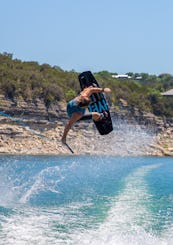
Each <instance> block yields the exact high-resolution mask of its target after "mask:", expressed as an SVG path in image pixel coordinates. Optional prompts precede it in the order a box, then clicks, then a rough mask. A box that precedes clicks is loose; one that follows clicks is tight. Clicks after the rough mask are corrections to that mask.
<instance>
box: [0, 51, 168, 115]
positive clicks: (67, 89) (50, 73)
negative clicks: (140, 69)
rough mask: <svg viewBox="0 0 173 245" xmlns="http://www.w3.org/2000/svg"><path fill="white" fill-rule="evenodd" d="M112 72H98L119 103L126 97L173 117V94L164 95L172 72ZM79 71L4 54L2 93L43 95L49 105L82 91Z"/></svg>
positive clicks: (0, 77) (31, 97)
mask: <svg viewBox="0 0 173 245" xmlns="http://www.w3.org/2000/svg"><path fill="white" fill-rule="evenodd" d="M112 74H116V73H111V72H108V71H100V72H98V73H95V74H94V75H95V77H96V79H97V80H98V81H99V83H100V85H101V86H103V87H110V88H111V89H112V93H111V100H112V103H113V104H114V105H115V107H118V106H119V101H120V99H123V100H125V101H126V102H127V104H128V106H129V107H131V108H133V107H136V108H138V109H139V110H141V111H148V112H152V113H154V114H155V115H157V116H165V117H168V118H173V97H169V98H168V97H164V96H162V95H161V92H164V91H166V90H168V89H171V88H173V76H172V75H171V74H161V75H158V76H156V75H149V74H147V73H140V74H137V73H133V72H129V73H127V74H128V75H129V76H130V77H131V78H130V79H115V78H113V77H112ZM78 75H79V73H77V72H75V71H64V70H62V69H61V68H60V67H58V66H53V67H52V66H50V65H49V64H41V65H40V64H38V63H37V62H33V61H30V62H25V61H21V60H19V59H13V55H12V54H8V53H3V54H0V93H1V94H4V95H5V96H6V97H8V98H9V99H11V100H15V101H17V100H18V98H20V97H22V98H23V99H24V100H25V101H34V100H36V99H42V100H43V101H44V103H45V105H46V106H47V107H49V105H50V104H51V103H53V102H55V101H62V100H63V101H68V100H70V99H72V98H73V97H74V96H76V95H77V94H78V93H79V91H80V87H79V81H78ZM139 77H140V79H137V78H139Z"/></svg>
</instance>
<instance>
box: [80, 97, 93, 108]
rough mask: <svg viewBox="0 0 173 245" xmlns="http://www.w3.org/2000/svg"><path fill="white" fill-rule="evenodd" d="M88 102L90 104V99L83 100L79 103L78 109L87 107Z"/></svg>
mask: <svg viewBox="0 0 173 245" xmlns="http://www.w3.org/2000/svg"><path fill="white" fill-rule="evenodd" d="M90 102H91V100H90V98H83V99H82V100H81V101H80V102H79V104H78V106H80V107H87V106H88V105H89V104H90Z"/></svg>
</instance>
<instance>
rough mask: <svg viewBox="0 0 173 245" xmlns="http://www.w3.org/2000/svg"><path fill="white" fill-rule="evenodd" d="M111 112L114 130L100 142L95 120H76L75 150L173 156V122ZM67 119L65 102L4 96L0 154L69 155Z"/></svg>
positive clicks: (0, 106) (72, 138)
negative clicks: (64, 134)
mask: <svg viewBox="0 0 173 245" xmlns="http://www.w3.org/2000/svg"><path fill="white" fill-rule="evenodd" d="M4 113H5V114H4ZM111 114H112V117H113V121H114V123H115V126H114V132H113V133H112V134H111V135H108V136H106V137H104V138H103V137H102V144H101V145H99V144H98V143H97V142H99V141H100V137H101V136H100V135H99V134H98V132H97V131H96V130H95V127H94V124H93V123H92V122H91V123H89V122H80V123H76V125H75V126H74V127H73V129H72V130H71V131H70V133H69V135H68V142H69V143H70V144H71V146H72V147H73V148H74V150H75V153H77V154H86V153H89V154H97V153H98V154H100V153H105V154H106V153H108V148H109V154H114V155H128V154H130V155H135V154H139V155H160V156H161V155H170V156H172V155H173V124H172V122H168V121H166V120H163V119H161V118H158V117H156V116H154V115H153V114H151V113H146V112H142V113H141V112H139V111H138V110H137V109H135V110H133V111H130V110H127V109H121V110H119V111H117V110H116V109H115V108H112V109H111ZM66 120H67V114H66V103H63V102H59V103H56V104H52V105H51V106H50V107H49V108H47V107H46V106H45V104H44V101H41V100H35V101H29V102H26V101H24V100H23V99H22V98H19V99H18V100H17V101H12V100H9V99H7V98H5V97H4V96H2V95H1V96H0V153H8V154H9V153H10V154H70V152H69V151H68V149H67V148H66V147H65V146H63V145H62V144H61V140H60V139H61V137H62V132H63V129H64V124H65V122H66ZM129 125H130V126H129ZM131 132H133V133H131ZM146 132H149V133H146ZM135 133H136V134H135ZM148 135H149V137H148ZM150 136H151V137H150ZM135 137H136V139H135ZM142 137H143V138H142ZM127 138H128V140H127ZM137 138H138V141H137ZM135 141H136V144H135ZM144 141H145V144H144ZM91 142H92V143H91ZM110 142H111V147H112V148H111V147H110ZM140 144H141V146H140ZM138 145H139V146H140V147H138Z"/></svg>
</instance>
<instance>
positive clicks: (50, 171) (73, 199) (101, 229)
mask: <svg viewBox="0 0 173 245" xmlns="http://www.w3.org/2000/svg"><path fill="white" fill-rule="evenodd" d="M0 244H1V245H34V244H37V245H49V244H50V245H55V244H56V245H57V244H74V245H85V244H88V245H102V244H106V245H110V244H111V245H116V244H117V245H121V244H122V245H135V244H136V245H142V244H144V245H146V244H152V245H153V244H154V245H155V244H156V245H160V244H161V245H162V244H164V245H165V244H170V245H171V244H173V158H166V157H162V158H159V157H157V158H156V157H114V156H112V157H110V156H68V157H67V156H1V159H0Z"/></svg>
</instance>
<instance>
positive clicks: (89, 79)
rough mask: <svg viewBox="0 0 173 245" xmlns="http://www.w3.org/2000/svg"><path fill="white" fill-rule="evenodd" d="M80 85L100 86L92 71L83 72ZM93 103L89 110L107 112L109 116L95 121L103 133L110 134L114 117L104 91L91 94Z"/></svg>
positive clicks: (82, 86) (82, 87) (80, 76)
mask: <svg viewBox="0 0 173 245" xmlns="http://www.w3.org/2000/svg"><path fill="white" fill-rule="evenodd" d="M78 78H79V82H80V87H81V89H82V90H83V89H84V88H86V87H91V86H92V87H100V85H99V83H98V82H97V80H96V79H95V77H94V75H93V74H92V73H91V71H85V72H82V73H81V74H80V75H79V77H78ZM90 98H91V103H90V105H89V107H88V110H89V112H98V113H103V112H105V111H106V112H107V116H106V117H103V118H102V119H101V120H99V121H97V122H96V121H94V123H95V125H96V128H97V130H98V131H99V133H100V134H101V135H105V134H109V133H110V132H111V131H112V130H113V125H112V119H111V115H110V111H109V105H108V103H107V101H106V97H105V95H104V93H93V94H92V95H91V96H90Z"/></svg>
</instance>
